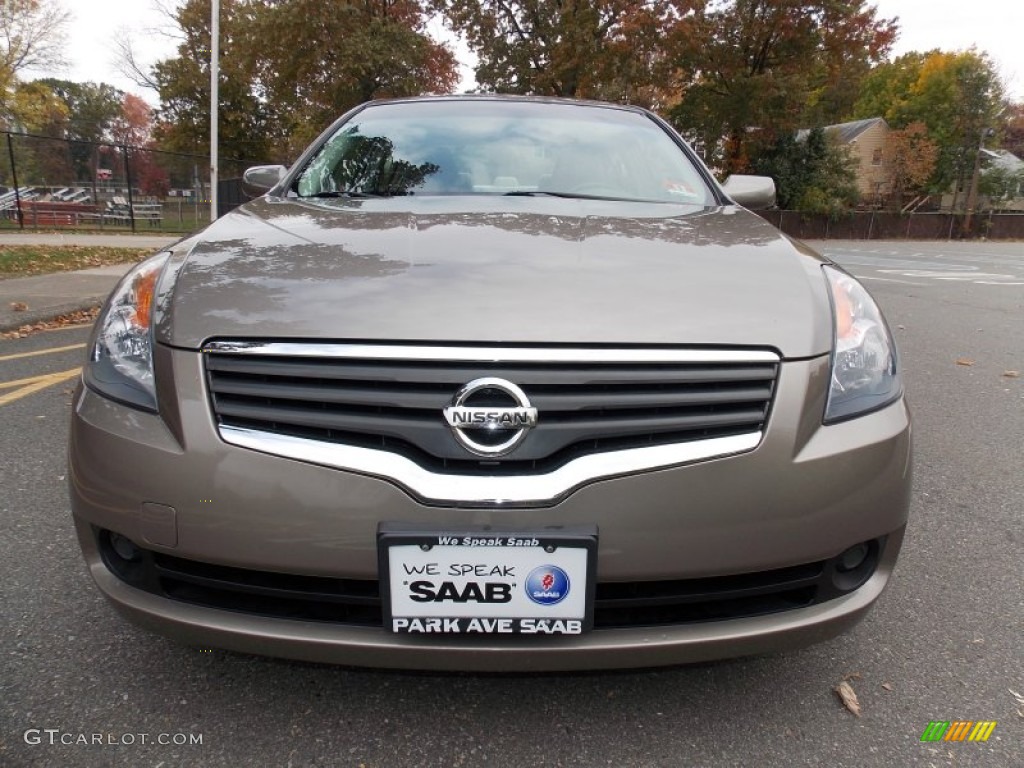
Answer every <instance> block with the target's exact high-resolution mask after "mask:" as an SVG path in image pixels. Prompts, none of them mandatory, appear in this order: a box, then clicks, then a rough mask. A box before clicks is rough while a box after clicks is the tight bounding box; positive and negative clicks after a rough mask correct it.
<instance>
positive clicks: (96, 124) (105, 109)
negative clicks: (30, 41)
mask: <svg viewBox="0 0 1024 768" xmlns="http://www.w3.org/2000/svg"><path fill="white" fill-rule="evenodd" d="M35 82H36V83H37V84H39V85H40V86H42V87H45V88H47V89H49V91H50V92H51V93H52V94H53V96H54V97H56V98H57V99H59V100H60V102H61V103H63V105H64V107H65V112H64V113H63V114H62V115H60V116H59V118H58V119H56V120H54V121H53V122H51V123H50V124H48V125H47V126H44V127H43V128H42V130H41V132H42V133H43V134H44V135H47V136H61V137H62V138H65V139H68V140H69V141H70V142H71V143H70V144H69V145H68V151H69V153H70V156H71V162H72V166H73V177H69V179H70V178H74V179H75V180H79V181H82V180H85V179H89V178H91V177H92V175H93V173H94V172H95V167H96V165H97V162H96V157H97V153H96V150H97V148H96V146H95V145H96V143H97V142H101V141H109V140H110V138H111V135H110V129H111V126H112V125H113V122H114V120H115V119H116V118H117V117H118V116H119V115H120V114H121V104H122V102H123V101H124V96H125V95H124V93H123V92H122V91H120V90H119V89H117V88H115V87H114V86H112V85H108V84H107V83H75V82H71V81H69V80H60V79H56V78H45V79H42V80H36V81H35Z"/></svg>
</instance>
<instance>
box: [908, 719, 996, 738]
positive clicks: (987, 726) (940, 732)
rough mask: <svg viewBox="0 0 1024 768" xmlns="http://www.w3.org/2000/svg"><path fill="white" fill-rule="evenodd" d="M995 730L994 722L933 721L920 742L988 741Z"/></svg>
mask: <svg viewBox="0 0 1024 768" xmlns="http://www.w3.org/2000/svg"><path fill="white" fill-rule="evenodd" d="M995 729H996V721H995V720H979V721H978V722H975V721H973V720H953V721H952V722H950V721H949V720H944V721H941V722H940V721H938V720H933V721H931V722H930V723H928V727H927V728H925V729H924V733H922V734H921V741H988V737H989V736H991V735H992V731H994V730H995Z"/></svg>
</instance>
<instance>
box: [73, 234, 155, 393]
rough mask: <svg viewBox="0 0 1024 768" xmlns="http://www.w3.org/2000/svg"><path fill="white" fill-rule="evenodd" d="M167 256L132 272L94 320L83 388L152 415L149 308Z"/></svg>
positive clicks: (151, 352)
mask: <svg viewBox="0 0 1024 768" xmlns="http://www.w3.org/2000/svg"><path fill="white" fill-rule="evenodd" d="M169 257H170V253H167V252H164V253H158V254H157V255H155V256H152V257H150V258H148V259H146V260H145V261H143V262H142V263H140V264H137V265H136V266H134V267H132V268H131V270H129V272H128V274H126V275H125V276H124V278H123V279H122V280H121V282H120V283H118V284H117V287H116V288H115V289H114V292H113V293H112V294H111V295H110V298H109V299H107V303H106V304H105V305H104V306H103V311H102V312H101V313H100V316H99V317H98V318H97V319H96V327H95V329H94V330H93V337H92V342H91V344H90V345H89V361H88V362H87V363H86V365H85V368H84V371H83V373H84V377H85V383H86V384H87V385H88V386H89V387H90V388H91V389H94V390H96V391H97V392H99V393H100V394H103V395H105V396H107V397H109V398H111V399H113V400H118V401H120V402H122V403H125V404H127V405H132V406H135V407H136V408H143V409H145V410H148V411H156V410H157V405H156V385H155V383H154V381H153V343H154V341H153V305H154V299H155V297H156V288H157V281H158V280H159V278H160V273H161V271H162V270H163V268H164V265H165V264H166V263H167V259H168V258H169Z"/></svg>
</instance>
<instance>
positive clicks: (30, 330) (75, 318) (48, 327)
mask: <svg viewBox="0 0 1024 768" xmlns="http://www.w3.org/2000/svg"><path fill="white" fill-rule="evenodd" d="M99 311H100V308H99V307H93V308H92V309H86V310H83V311H80V312H69V313H68V314H66V315H60V316H59V317H55V318H53V319H52V320H42V321H40V322H38V323H32V324H31V325H23V326H21V327H20V328H18V329H17V330H14V331H5V332H0V339H23V338H25V337H26V336H31V335H32V334H34V333H38V332H40V331H59V330H61V329H62V328H70V327H73V326H76V325H86V324H91V323H93V322H94V321H95V320H96V315H98V314H99Z"/></svg>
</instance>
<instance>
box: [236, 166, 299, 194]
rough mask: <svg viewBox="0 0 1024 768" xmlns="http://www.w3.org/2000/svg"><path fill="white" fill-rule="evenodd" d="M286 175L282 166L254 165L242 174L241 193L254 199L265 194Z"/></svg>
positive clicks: (285, 170) (285, 169)
mask: <svg viewBox="0 0 1024 768" xmlns="http://www.w3.org/2000/svg"><path fill="white" fill-rule="evenodd" d="M286 173H288V169H287V168H285V167H284V166H283V165H255V166H253V167H252V168H246V169H245V173H243V174H242V191H243V192H245V194H246V196H247V197H250V198H254V197H260V196H261V195H265V194H267V192H269V191H270V190H271V189H273V188H274V187H276V186H277V184H278V182H280V181H281V179H283V178H284V176H285V174H286Z"/></svg>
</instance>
